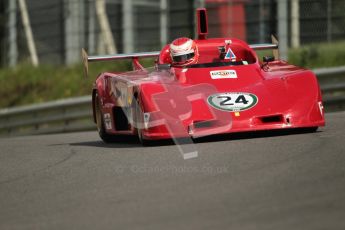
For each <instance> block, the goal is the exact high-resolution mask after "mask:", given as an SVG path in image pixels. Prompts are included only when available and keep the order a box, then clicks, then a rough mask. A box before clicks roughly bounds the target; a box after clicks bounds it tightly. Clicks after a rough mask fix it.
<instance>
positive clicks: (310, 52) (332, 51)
mask: <svg viewBox="0 0 345 230" xmlns="http://www.w3.org/2000/svg"><path fill="white" fill-rule="evenodd" d="M289 62H290V63H292V64H295V65H298V66H303V67H307V68H319V67H332V66H341V65H345V41H342V42H332V43H322V44H311V45H308V46H303V47H301V48H298V49H290V50H289Z"/></svg>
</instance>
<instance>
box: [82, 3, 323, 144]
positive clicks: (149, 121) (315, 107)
mask: <svg viewBox="0 0 345 230" xmlns="http://www.w3.org/2000/svg"><path fill="white" fill-rule="evenodd" d="M197 22H198V23H197V24H198V25H197V30H198V38H197V39H195V40H192V39H189V38H179V39H176V40H174V41H173V42H172V43H171V44H168V45H167V46H165V47H163V49H162V50H161V51H160V52H147V53H133V54H115V55H105V56H88V55H87V53H86V52H85V51H84V50H83V51H82V55H83V59H84V65H85V70H86V71H87V70H88V62H93V61H104V60H119V59H132V64H133V71H130V72H124V73H112V72H104V73H101V74H100V75H99V76H98V77H97V79H96V81H95V84H94V87H93V91H92V106H93V116H94V121H95V123H96V124H97V128H98V132H99V135H100V137H101V138H102V139H103V140H104V141H105V142H111V141H113V140H115V139H116V137H117V136H118V135H137V136H138V137H139V140H140V141H141V142H143V143H144V142H147V141H149V140H159V139H170V138H172V139H174V138H180V137H192V138H197V137H202V136H207V135H213V134H224V133H234V132H247V131H250V132H251V131H259V130H276V129H297V128H303V129H308V130H310V131H315V130H316V129H317V128H318V127H319V126H324V125H325V119H324V111H323V105H322V98H321V92H320V88H319V84H318V81H317V79H316V77H315V75H314V74H313V72H312V71H310V70H306V69H303V68H299V67H296V66H294V65H291V64H288V63H287V62H285V61H282V60H279V53H278V42H277V41H276V40H275V39H274V38H273V42H272V44H255V45H247V44H246V43H245V42H243V41H241V40H238V39H236V38H207V34H208V25H207V12H206V9H198V10H197ZM262 49H272V50H273V54H274V56H265V57H264V58H263V60H262V61H260V60H259V59H258V56H257V54H256V53H255V51H254V50H262ZM140 58H156V62H155V64H154V65H153V66H154V67H152V68H144V67H143V66H142V65H141V64H140V62H139V59H140Z"/></svg>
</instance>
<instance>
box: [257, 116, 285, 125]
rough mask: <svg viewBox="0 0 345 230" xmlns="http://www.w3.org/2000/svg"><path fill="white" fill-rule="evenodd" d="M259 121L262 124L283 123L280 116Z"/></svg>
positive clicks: (263, 118) (261, 118)
mask: <svg viewBox="0 0 345 230" xmlns="http://www.w3.org/2000/svg"><path fill="white" fill-rule="evenodd" d="M259 119H260V121H261V122H262V123H263V124H271V123H283V122H284V119H283V116H282V115H273V116H265V117H260V118H259Z"/></svg>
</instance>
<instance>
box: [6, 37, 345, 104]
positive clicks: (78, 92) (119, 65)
mask: <svg viewBox="0 0 345 230" xmlns="http://www.w3.org/2000/svg"><path fill="white" fill-rule="evenodd" d="M270 53H271V52H269V53H267V52H265V53H264V54H263V53H260V54H259V56H263V55H269V54H270ZM289 62H290V63H292V64H295V65H298V66H303V67H307V68H318V67H330V66H340V65H345V41H344V42H336V43H330V44H312V45H308V46H303V47H301V48H299V49H291V50H290V51H289ZM152 64H153V60H152V59H151V60H145V62H144V66H146V67H148V66H152ZM130 69H131V63H130V62H129V61H121V62H119V61H117V62H98V63H90V65H89V71H90V73H89V77H88V78H85V77H84V74H83V68H82V65H81V64H80V65H74V66H70V67H64V66H46V65H41V66H40V67H38V68H35V67H32V66H31V65H29V64H21V65H19V66H17V67H16V68H13V69H10V68H8V69H0V108H5V107H13V106H20V105H25V104H31V103H39V102H45V101H51V100H56V99H62V98H68V97H76V96H83V95H90V93H91V89H92V83H93V82H94V80H95V79H96V77H97V75H98V74H99V73H101V72H103V71H114V72H121V71H126V70H130Z"/></svg>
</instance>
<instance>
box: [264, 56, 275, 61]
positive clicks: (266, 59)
mask: <svg viewBox="0 0 345 230" xmlns="http://www.w3.org/2000/svg"><path fill="white" fill-rule="evenodd" d="M274 60H275V59H274V57H273V56H264V57H263V58H262V61H263V62H266V63H268V62H273V61H274Z"/></svg>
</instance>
